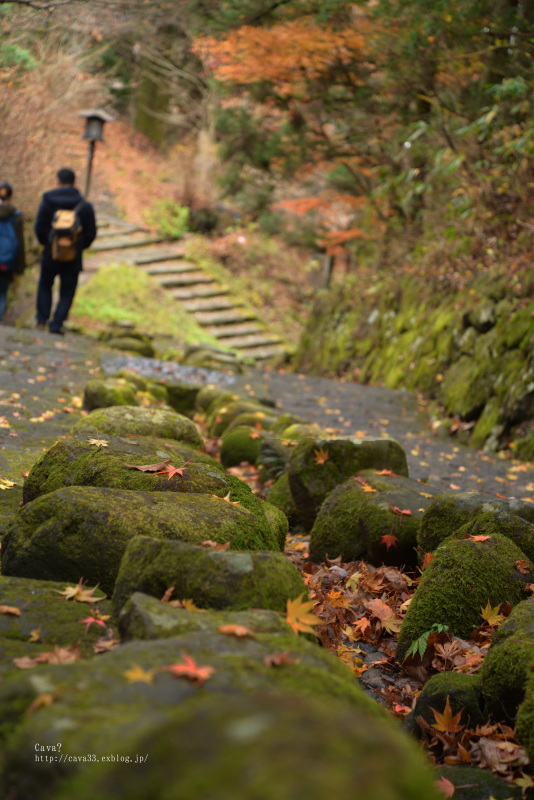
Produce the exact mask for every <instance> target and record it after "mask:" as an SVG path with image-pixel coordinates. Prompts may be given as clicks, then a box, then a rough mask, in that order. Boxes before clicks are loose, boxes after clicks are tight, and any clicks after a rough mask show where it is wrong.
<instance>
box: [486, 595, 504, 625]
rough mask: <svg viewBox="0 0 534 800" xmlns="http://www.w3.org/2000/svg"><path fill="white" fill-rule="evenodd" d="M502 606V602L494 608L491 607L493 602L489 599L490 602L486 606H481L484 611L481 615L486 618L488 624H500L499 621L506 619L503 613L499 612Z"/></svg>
mask: <svg viewBox="0 0 534 800" xmlns="http://www.w3.org/2000/svg"><path fill="white" fill-rule="evenodd" d="M500 607H501V604H500V603H499V605H498V606H495V608H492V607H491V603H490V601H489V600H488V602H487V604H486V608H482V606H480V610H481V612H482V613H481V615H480V616H481V617H482V619H483V620H485V621H486V622H487V623H488V625H491V626H493V625H498V624H499V622H502V621H503V619H505V617H504V615H503V614H499V609H500Z"/></svg>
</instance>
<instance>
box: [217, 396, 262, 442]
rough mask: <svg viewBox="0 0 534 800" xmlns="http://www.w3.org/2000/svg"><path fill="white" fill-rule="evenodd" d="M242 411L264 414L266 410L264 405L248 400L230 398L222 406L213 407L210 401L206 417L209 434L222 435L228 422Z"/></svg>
mask: <svg viewBox="0 0 534 800" xmlns="http://www.w3.org/2000/svg"><path fill="white" fill-rule="evenodd" d="M243 413H250V414H266V411H265V407H264V406H261V405H260V404H259V403H253V402H251V401H250V400H232V401H230V402H229V403H224V405H222V406H221V405H218V404H217V405H216V406H215V408H213V403H212V404H211V405H210V408H209V411H208V417H207V418H208V423H209V435H210V436H222V434H223V433H224V431H225V430H226V429H227V428H228V426H229V425H230V423H231V422H232V421H233V420H234V419H235V418H236V417H238V416H239V415H240V414H243Z"/></svg>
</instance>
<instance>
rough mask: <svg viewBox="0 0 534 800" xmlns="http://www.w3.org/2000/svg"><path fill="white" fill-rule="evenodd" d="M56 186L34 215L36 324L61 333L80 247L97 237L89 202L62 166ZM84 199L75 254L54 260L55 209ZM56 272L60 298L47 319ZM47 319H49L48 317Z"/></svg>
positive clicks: (73, 287) (75, 281)
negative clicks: (38, 249) (37, 256)
mask: <svg viewBox="0 0 534 800" xmlns="http://www.w3.org/2000/svg"><path fill="white" fill-rule="evenodd" d="M57 182H58V185H57V188H56V189H52V190H51V191H49V192H45V193H44V194H43V197H42V199H41V204H40V206H39V210H38V211H37V217H36V218H35V234H36V236H37V239H38V240H39V243H40V244H42V245H44V249H43V252H42V254H41V275H40V278H39V285H38V287H37V315H36V317H37V328H39V329H40V330H45V329H46V324H47V323H48V330H49V331H50V333H58V334H63V323H64V322H65V320H66V319H67V316H68V314H69V310H70V307H71V305H72V301H73V300H74V294H75V292H76V287H77V285H78V275H79V273H80V272H81V270H82V269H83V263H82V251H83V250H86V249H87V248H88V247H90V246H91V244H92V243H93V241H94V239H95V237H96V221H95V212H94V209H93V206H92V205H91V203H89V202H87V200H83V198H82V195H81V194H80V192H79V191H78V189H77V188H76V186H75V185H74V184H75V182H76V176H75V174H74V172H73V171H72V170H71V169H69V168H67V167H63V168H62V169H60V170H59V171H58V173H57ZM80 201H83V202H82V204H81V206H80V207H79V209H78V216H79V219H80V223H81V226H82V230H81V233H80V235H79V237H78V243H77V252H76V258H75V259H74V260H73V261H54V259H53V258H52V251H51V231H52V221H53V219H54V214H55V212H56V211H57V210H58V209H73V208H75V207H76V206H77V205H78V204H79V203H80ZM57 275H59V281H60V283H59V301H58V303H57V306H56V308H55V310H54V314H53V316H52V318H51V319H50V314H51V310H52V287H53V285H54V280H55V278H56V276H57ZM49 320H50V321H49Z"/></svg>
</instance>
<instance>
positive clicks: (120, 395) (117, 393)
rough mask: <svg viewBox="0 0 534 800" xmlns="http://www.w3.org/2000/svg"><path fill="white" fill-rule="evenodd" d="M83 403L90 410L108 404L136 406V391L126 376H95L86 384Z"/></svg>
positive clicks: (104, 406) (105, 406)
mask: <svg viewBox="0 0 534 800" xmlns="http://www.w3.org/2000/svg"><path fill="white" fill-rule="evenodd" d="M83 405H84V408H86V409H87V410H88V411H93V409H95V408H107V407H108V406H135V405H136V400H135V392H134V389H133V388H132V386H131V385H130V384H129V383H128V382H127V381H126V380H125V379H124V378H106V379H105V380H100V379H98V378H93V379H92V380H90V381H88V382H87V383H86V384H85V389H84V393H83Z"/></svg>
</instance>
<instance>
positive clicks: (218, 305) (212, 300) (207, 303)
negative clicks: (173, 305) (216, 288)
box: [181, 295, 236, 313]
mask: <svg viewBox="0 0 534 800" xmlns="http://www.w3.org/2000/svg"><path fill="white" fill-rule="evenodd" d="M181 304H182V306H183V308H185V310H186V311H188V312H189V313H193V312H195V311H227V310H228V309H230V308H235V307H236V303H234V302H233V301H232V300H229V299H228V298H227V297H219V296H218V295H216V296H215V297H200V298H196V299H195V300H182V301H181Z"/></svg>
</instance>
